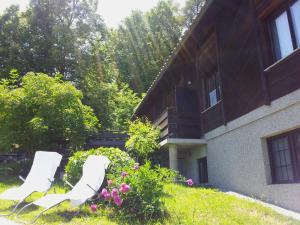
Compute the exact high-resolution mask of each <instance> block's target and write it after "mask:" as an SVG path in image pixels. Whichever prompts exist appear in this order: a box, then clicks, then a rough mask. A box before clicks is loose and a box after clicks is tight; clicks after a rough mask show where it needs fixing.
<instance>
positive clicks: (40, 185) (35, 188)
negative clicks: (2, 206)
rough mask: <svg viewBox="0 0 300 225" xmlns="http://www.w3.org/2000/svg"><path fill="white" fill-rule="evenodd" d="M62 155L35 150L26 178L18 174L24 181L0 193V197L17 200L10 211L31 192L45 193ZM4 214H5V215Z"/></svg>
mask: <svg viewBox="0 0 300 225" xmlns="http://www.w3.org/2000/svg"><path fill="white" fill-rule="evenodd" d="M61 159H62V156H61V155H60V154H58V153H57V152H43V151H37V152H36V153H35V156H34V160H33V164H32V167H31V169H30V172H29V174H28V176H27V178H26V179H23V178H22V177H21V176H20V179H21V180H23V181H24V183H23V184H22V185H21V186H19V187H15V188H11V189H8V190H6V191H4V192H3V193H2V194H0V199H2V200H11V201H16V202H18V203H17V205H16V206H15V207H14V209H13V210H12V212H11V213H9V214H6V215H11V214H12V213H14V212H15V211H16V209H17V208H18V206H19V205H20V204H21V203H22V202H23V201H24V200H25V199H26V198H27V197H28V196H30V195H31V194H32V193H34V192H43V193H47V192H48V190H49V189H50V187H51V185H52V182H53V181H54V175H55V172H56V170H57V168H58V167H59V165H60V161H61ZM6 215H5V216H6Z"/></svg>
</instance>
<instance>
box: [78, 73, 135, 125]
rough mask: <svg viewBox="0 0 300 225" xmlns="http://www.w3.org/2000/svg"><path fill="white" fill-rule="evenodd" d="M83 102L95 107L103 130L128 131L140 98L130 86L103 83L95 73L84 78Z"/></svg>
mask: <svg viewBox="0 0 300 225" xmlns="http://www.w3.org/2000/svg"><path fill="white" fill-rule="evenodd" d="M83 92H84V93H85V95H84V99H83V102H84V103H85V104H87V105H90V106H92V107H93V109H94V111H95V114H96V116H97V117H98V118H99V120H100V121H101V125H102V128H103V129H112V130H127V128H128V120H129V119H130V117H131V115H132V114H133V111H134V109H135V107H136V106H137V105H138V103H139V102H140V98H139V97H138V96H137V94H135V93H134V92H133V91H132V90H131V89H130V88H129V87H128V85H125V84H122V83H120V84H117V83H115V82H112V83H106V82H101V81H100V80H99V79H98V78H97V77H96V76H95V74H93V73H89V74H88V75H87V76H85V78H84V86H83Z"/></svg>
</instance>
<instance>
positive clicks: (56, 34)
mask: <svg viewBox="0 0 300 225" xmlns="http://www.w3.org/2000/svg"><path fill="white" fill-rule="evenodd" d="M96 9H97V1H96V0H89V1H86V0H52V1H48V0H31V1H30V7H29V8H28V9H27V11H25V12H24V13H20V12H19V10H18V7H15V6H12V7H10V8H8V9H7V10H6V11H5V13H4V14H3V15H2V16H1V17H0V26H1V29H0V46H1V47H2V46H3V49H2V48H1V51H0V58H1V59H3V60H1V63H0V74H1V75H2V76H5V75H6V74H8V72H9V70H10V69H12V68H16V69H17V70H18V71H19V72H20V73H21V75H24V74H25V73H26V72H27V71H36V72H43V73H47V74H49V75H54V74H55V73H57V72H60V73H61V74H63V75H64V78H65V79H69V80H72V81H78V80H79V79H80V78H81V77H82V76H83V75H84V73H85V68H86V65H89V64H91V63H92V62H93V57H92V55H91V43H92V42H93V41H94V40H95V39H99V38H100V39H104V38H105V33H106V27H105V25H104V23H103V21H102V19H101V17H100V16H99V15H98V14H96ZM16 59H18V60H16Z"/></svg>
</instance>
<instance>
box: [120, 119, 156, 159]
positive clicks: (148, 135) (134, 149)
mask: <svg viewBox="0 0 300 225" xmlns="http://www.w3.org/2000/svg"><path fill="white" fill-rule="evenodd" d="M128 134H129V139H128V140H127V142H126V148H127V149H128V151H129V153H131V154H132V155H133V156H137V157H138V158H139V159H140V160H145V159H147V158H148V156H149V154H150V153H152V152H154V151H155V150H157V149H159V147H160V146H159V143H158V140H159V136H160V130H159V129H158V128H156V127H154V126H153V125H152V124H151V123H150V122H149V121H148V120H146V121H145V122H142V121H141V120H140V119H137V120H135V121H133V122H130V124H129V131H128Z"/></svg>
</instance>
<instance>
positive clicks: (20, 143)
mask: <svg viewBox="0 0 300 225" xmlns="http://www.w3.org/2000/svg"><path fill="white" fill-rule="evenodd" d="M82 97H83V96H82V93H81V91H79V90H77V89H76V88H75V87H74V86H73V85H72V84H71V83H70V82H64V81H62V80H61V79H60V76H59V75H57V76H55V77H50V76H48V75H46V74H41V73H27V74H26V75H25V76H24V77H23V78H22V79H21V80H18V78H17V75H16V73H15V72H12V73H11V78H10V79H8V80H5V79H2V80H1V82H0V151H8V150H10V149H11V148H12V147H13V148H16V149H22V150H24V151H26V152H27V153H30V154H33V152H35V151H36V150H41V149H43V150H49V149H57V148H64V147H66V146H67V145H69V146H71V147H74V148H80V147H81V146H82V145H83V144H84V142H85V139H86V137H87V136H88V135H89V134H90V133H91V132H94V131H95V130H96V129H97V127H98V119H97V118H96V116H95V115H94V113H93V110H92V108H90V107H88V106H86V105H83V104H82V102H81V99H82Z"/></svg>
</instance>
